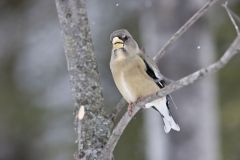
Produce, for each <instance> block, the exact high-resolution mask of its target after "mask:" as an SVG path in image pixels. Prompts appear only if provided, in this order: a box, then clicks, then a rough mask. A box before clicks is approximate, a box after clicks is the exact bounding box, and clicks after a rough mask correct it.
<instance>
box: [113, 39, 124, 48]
mask: <svg viewBox="0 0 240 160" xmlns="http://www.w3.org/2000/svg"><path fill="white" fill-rule="evenodd" d="M112 44H113V49H119V48H123V41H122V40H121V39H120V38H118V37H114V38H113V40H112Z"/></svg>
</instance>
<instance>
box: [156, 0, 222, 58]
mask: <svg viewBox="0 0 240 160" xmlns="http://www.w3.org/2000/svg"><path fill="white" fill-rule="evenodd" d="M217 1H218V0H209V1H208V2H206V3H205V4H204V5H203V6H202V8H200V9H199V10H198V11H197V12H196V13H195V14H194V15H193V16H192V17H191V18H190V19H189V20H188V21H187V22H186V23H185V24H184V25H183V26H182V27H181V28H179V30H178V31H177V32H176V33H174V34H173V35H172V36H171V38H170V39H169V40H168V41H167V42H166V43H165V44H164V45H163V46H162V47H161V49H159V51H158V52H157V54H156V56H155V57H154V60H158V59H160V58H161V57H162V56H163V55H164V54H165V53H166V50H167V49H168V48H169V47H170V46H172V44H173V43H174V42H175V41H176V40H177V39H178V38H180V37H181V36H182V35H183V34H184V33H185V32H186V31H187V30H188V29H189V28H190V27H191V26H192V25H193V24H194V23H195V22H196V21H197V20H198V19H199V18H201V17H202V16H203V15H204V14H205V13H206V12H207V11H208V10H209V9H210V7H211V6H213V5H214V4H215V3H216V2H217Z"/></svg>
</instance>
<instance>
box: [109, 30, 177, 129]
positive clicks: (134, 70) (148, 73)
mask: <svg viewBox="0 0 240 160" xmlns="http://www.w3.org/2000/svg"><path fill="white" fill-rule="evenodd" d="M110 41H111V43H112V51H111V59H110V70H111V72H112V76H113V80H114V82H115V84H116V87H117V89H118V90H119V92H120V93H121V95H122V96H123V98H124V99H125V100H126V101H127V102H128V104H129V105H128V113H129V115H131V112H132V107H133V104H135V103H137V102H138V101H140V100H141V99H142V98H144V97H146V96H149V95H151V94H154V93H156V92H158V91H159V90H160V89H161V88H164V87H165V86H166V81H165V80H164V78H163V75H162V74H161V73H160V71H159V69H158V67H157V65H156V64H155V62H154V61H153V59H151V58H150V57H148V56H147V55H146V54H144V53H143V51H142V50H141V49H140V48H139V46H138V44H137V42H136V41H135V40H134V38H133V37H132V35H131V34H130V33H129V32H128V31H127V30H126V29H119V30H116V31H114V32H113V33H112V34H111V35H110ZM171 100H172V99H171V96H170V95H166V96H164V97H161V98H158V99H156V100H153V101H151V102H148V103H146V104H145V108H153V109H155V110H156V111H158V112H159V113H160V115H161V117H162V119H163V123H164V131H165V132H166V133H169V132H170V130H171V129H173V130H175V131H180V127H179V125H178V124H177V123H176V122H175V121H174V119H173V117H172V114H171V112H170V108H169V104H170V101H171Z"/></svg>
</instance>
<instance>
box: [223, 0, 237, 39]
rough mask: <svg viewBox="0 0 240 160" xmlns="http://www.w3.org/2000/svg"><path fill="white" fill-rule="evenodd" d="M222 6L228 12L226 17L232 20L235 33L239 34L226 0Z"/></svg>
mask: <svg viewBox="0 0 240 160" xmlns="http://www.w3.org/2000/svg"><path fill="white" fill-rule="evenodd" d="M222 6H223V7H224V8H225V10H226V12H227V14H228V17H229V18H230V20H231V22H232V24H233V26H234V28H235V30H236V32H237V35H240V32H239V28H238V25H237V23H236V21H235V20H234V18H233V16H232V15H233V14H234V13H233V12H232V11H231V10H230V9H229V8H228V1H226V2H225V3H224V4H223V5H222Z"/></svg>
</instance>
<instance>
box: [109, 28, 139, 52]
mask: <svg viewBox="0 0 240 160" xmlns="http://www.w3.org/2000/svg"><path fill="white" fill-rule="evenodd" d="M110 41H111V42H112V52H113V53H114V52H116V51H118V50H122V51H123V52H125V53H126V54H128V55H131V54H137V53H139V51H140V49H139V47H138V44H137V42H136V41H135V40H134V39H133V37H132V35H131V34H130V33H129V32H128V31H127V30H126V29H119V30H116V31H114V32H113V33H112V34H111V36H110Z"/></svg>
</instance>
